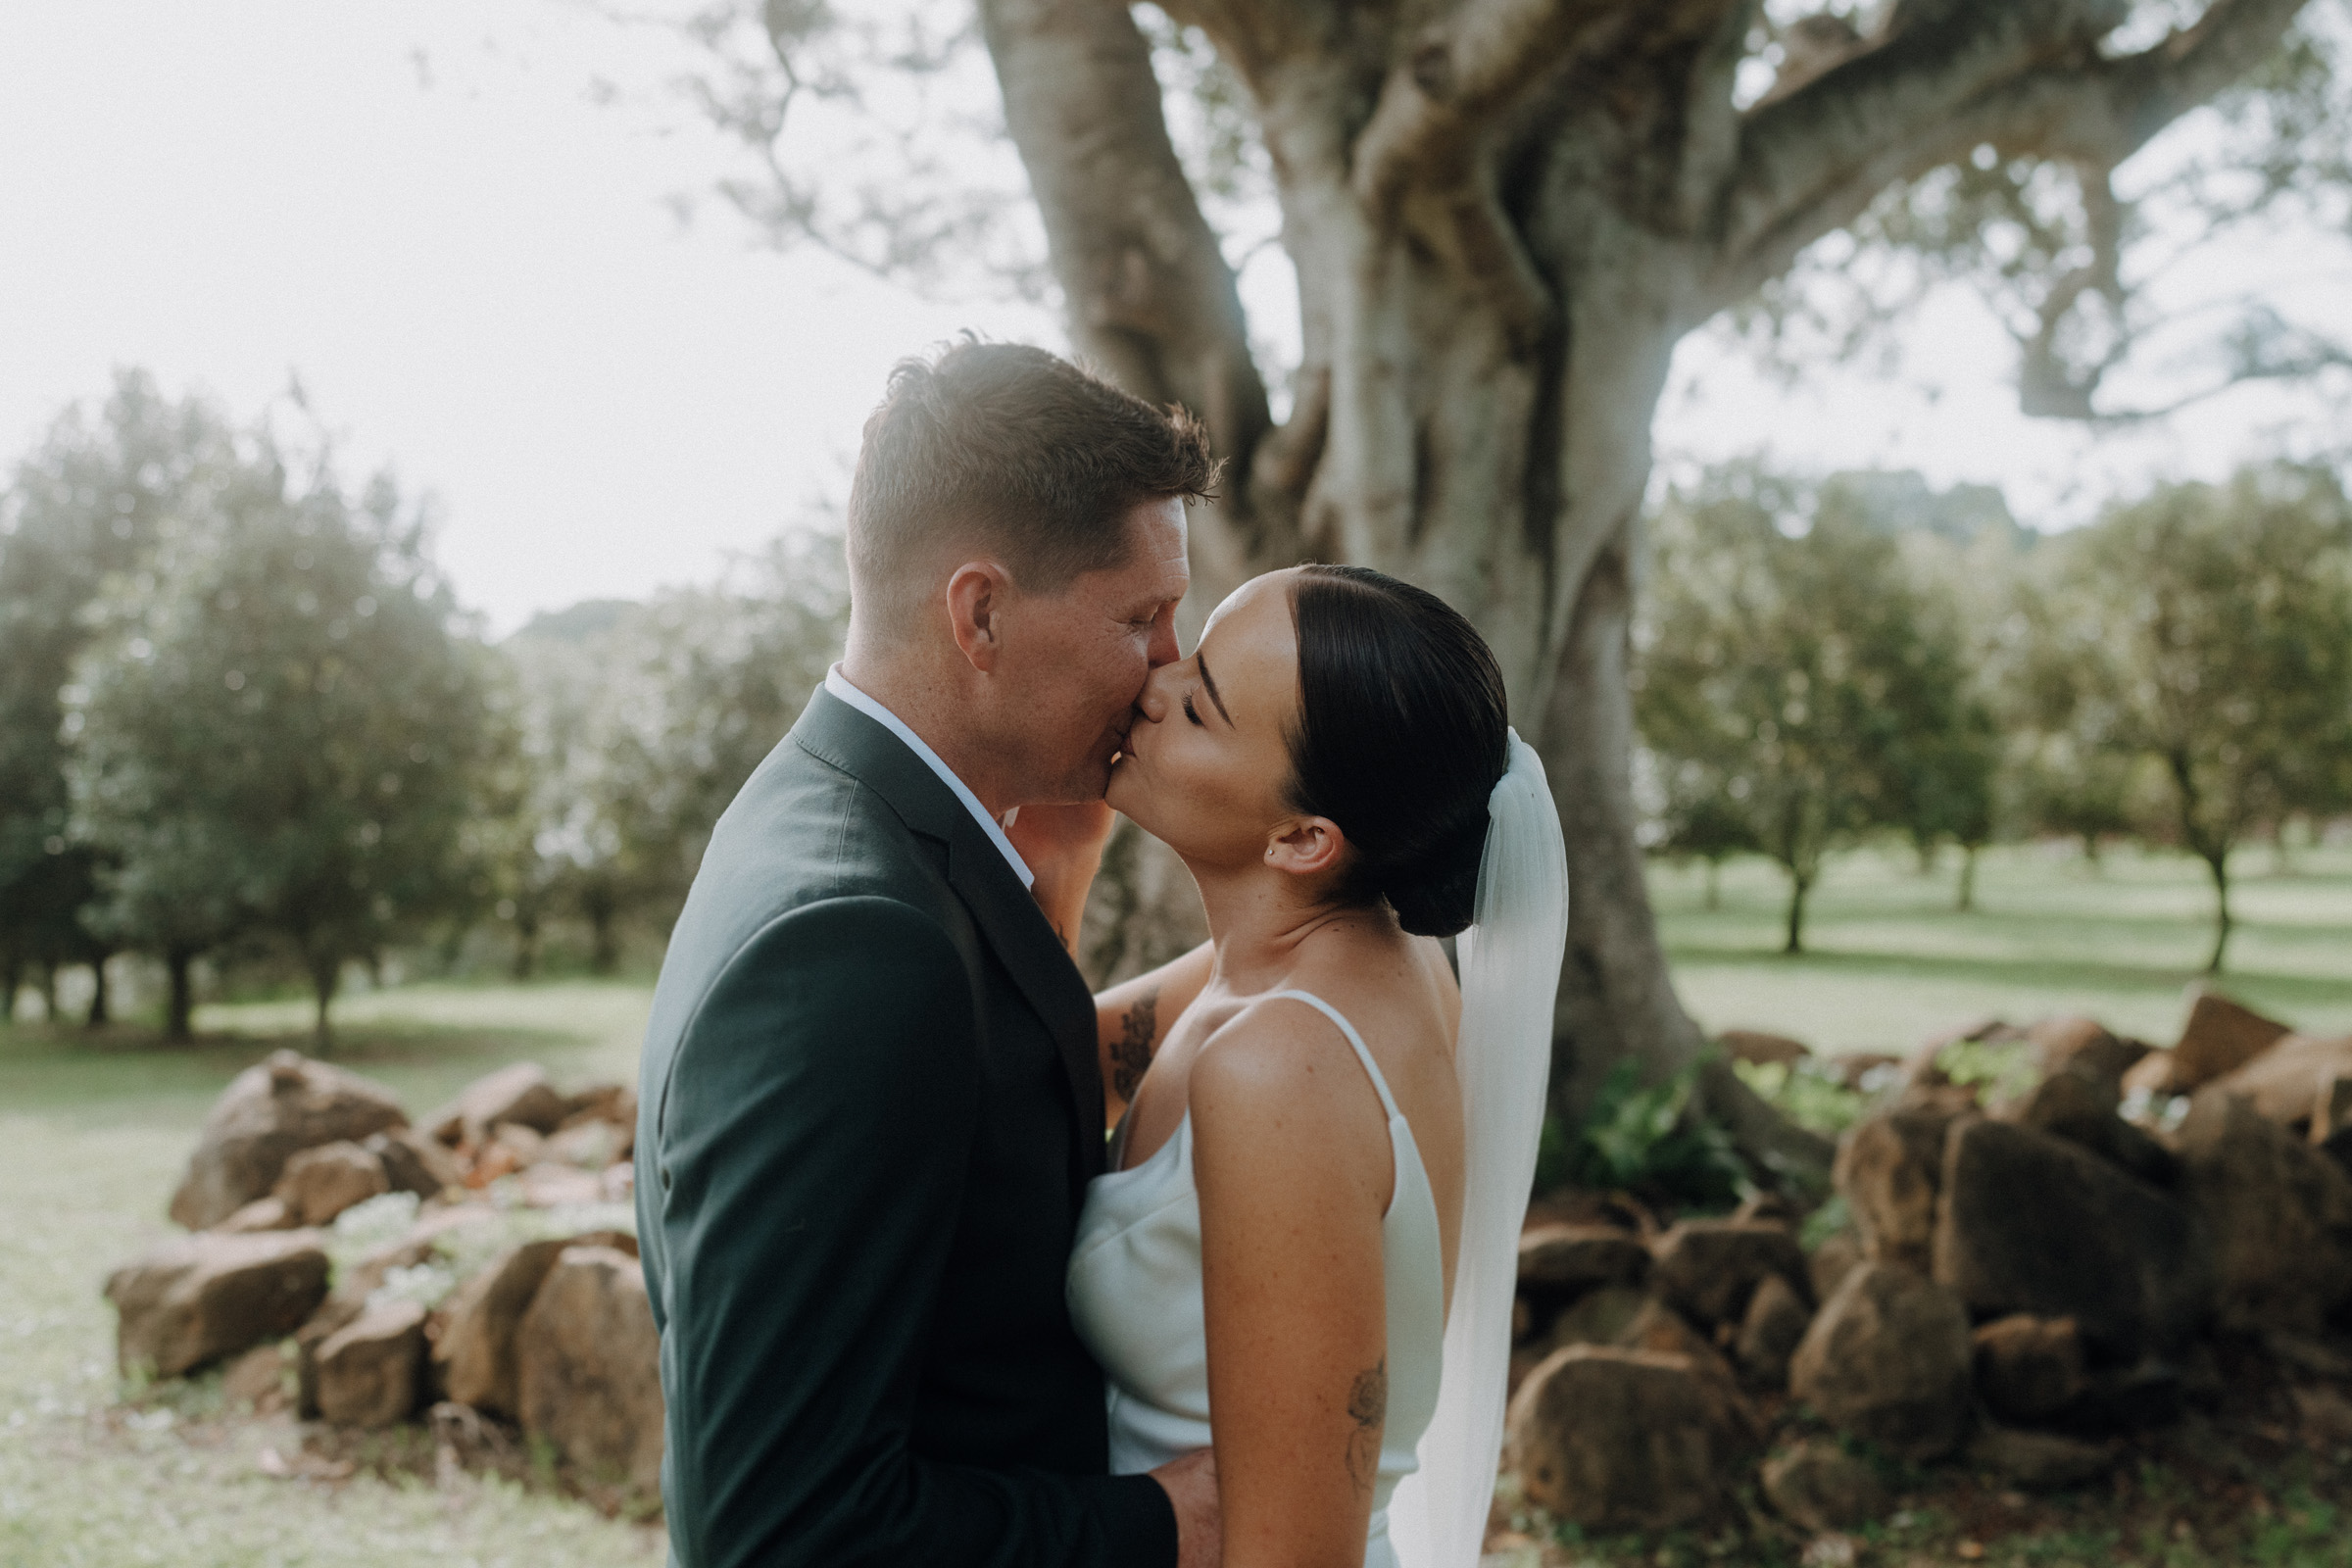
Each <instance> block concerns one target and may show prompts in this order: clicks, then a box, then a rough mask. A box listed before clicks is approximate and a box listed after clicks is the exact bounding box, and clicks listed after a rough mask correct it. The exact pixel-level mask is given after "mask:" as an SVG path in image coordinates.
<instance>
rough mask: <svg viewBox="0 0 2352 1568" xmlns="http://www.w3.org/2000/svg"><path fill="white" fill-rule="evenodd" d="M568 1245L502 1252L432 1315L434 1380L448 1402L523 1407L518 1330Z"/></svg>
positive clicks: (504, 1411) (509, 1409) (497, 1410)
mask: <svg viewBox="0 0 2352 1568" xmlns="http://www.w3.org/2000/svg"><path fill="white" fill-rule="evenodd" d="M569 1245H570V1244H569V1243H568V1242H564V1241H544V1242H525V1243H524V1244H523V1245H522V1246H520V1247H515V1248H510V1249H508V1250H506V1251H504V1252H501V1253H500V1254H499V1255H498V1256H497V1257H495V1258H492V1259H491V1260H490V1262H489V1263H488V1264H487V1265H486V1266H485V1267H484V1268H483V1269H482V1270H481V1271H480V1272H479V1273H477V1274H475V1275H474V1276H473V1277H472V1278H471V1279H468V1280H466V1282H465V1283H464V1284H462V1285H460V1286H459V1287H458V1288H457V1290H455V1291H454V1292H452V1293H451V1294H450V1298H449V1299H448V1300H446V1301H444V1302H443V1303H442V1304H441V1308H440V1310H439V1311H438V1312H436V1313H435V1314H434V1319H433V1325H432V1359H433V1373H434V1381H435V1382H436V1383H437V1384H438V1385H439V1387H440V1390H441V1393H442V1395H443V1397H446V1398H450V1399H455V1400H456V1401H457V1402H458V1403H460V1404H469V1405H472V1406H473V1407H474V1408H475V1409H478V1410H488V1411H491V1412H493V1413H494V1414H497V1415H503V1416H513V1415H515V1413H516V1411H517V1409H518V1408H519V1406H520V1402H521V1400H520V1396H519V1394H518V1392H517V1388H516V1371H515V1329H516V1328H517V1327H519V1326H520V1325H521V1323H522V1315H523V1313H524V1312H526V1311H528V1310H529V1309H530V1304H531V1298H532V1297H534V1296H536V1295H537V1294H538V1293H539V1287H540V1285H541V1283H542V1282H544V1281H545V1280H546V1278H547V1273H548V1270H549V1269H551V1268H553V1267H555V1264H556V1258H557V1257H558V1256H559V1255H560V1254H561V1253H562V1252H563V1250H564V1248H565V1247H567V1246H569Z"/></svg>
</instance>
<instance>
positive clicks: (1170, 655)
mask: <svg viewBox="0 0 2352 1568" xmlns="http://www.w3.org/2000/svg"><path fill="white" fill-rule="evenodd" d="M1149 657H1150V659H1151V661H1152V668H1153V669H1157V668H1159V667H1160V666H1161V665H1163V664H1173V663H1174V662H1176V661H1178V660H1179V659H1182V658H1183V657H1184V656H1183V655H1182V654H1181V653H1179V652H1177V649H1176V607H1175V606H1174V605H1169V606H1168V607H1167V608H1165V609H1164V610H1162V611H1160V613H1159V614H1158V615H1157V616H1156V617H1155V618H1154V619H1153V620H1152V648H1151V653H1150V655H1149Z"/></svg>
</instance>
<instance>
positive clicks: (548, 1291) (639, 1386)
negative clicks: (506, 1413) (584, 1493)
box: [515, 1247, 662, 1493]
mask: <svg viewBox="0 0 2352 1568" xmlns="http://www.w3.org/2000/svg"><path fill="white" fill-rule="evenodd" d="M661 1355H662V1345H661V1336H660V1335H659V1334H658V1333H657V1332H656V1331H655V1328H654V1312H653V1307H652V1304H651V1303H650V1302H649V1301H648V1300H647V1299H646V1294H645V1274H644V1272H643V1270H641V1269H640V1268H639V1267H638V1264H637V1260H636V1259H635V1258H633V1257H630V1256H629V1255H628V1254H627V1253H625V1252H621V1251H618V1250H614V1249H613V1248H609V1247H567V1248H565V1249H564V1250H563V1252H562V1253H560V1254H559V1255H558V1256H557V1258H556V1262H555V1266H554V1267H553V1268H551V1269H549V1270H548V1274H547V1278H546V1280H545V1281H543V1282H542V1283H541V1285H540V1287H539V1290H538V1293H537V1295H535V1296H534V1297H533V1298H532V1299H531V1304H530V1307H529V1309H528V1310H527V1311H525V1312H524V1313H523V1316H522V1323H521V1325H520V1326H519V1327H518V1328H517V1329H516V1331H515V1362H516V1378H515V1384H516V1391H517V1402H518V1403H519V1405H520V1407H521V1408H520V1410H519V1411H518V1414H519V1415H520V1417H521V1420H522V1426H523V1430H524V1431H526V1432H528V1433H530V1434H532V1435H533V1436H534V1437H539V1438H544V1439H546V1440H547V1441H548V1442H549V1443H550V1444H552V1445H554V1446H555V1448H556V1451H557V1452H559V1453H561V1454H562V1455H563V1456H564V1458H565V1459H567V1460H569V1461H570V1462H571V1463H572V1464H573V1465H575V1466H577V1467H579V1468H580V1469H581V1470H583V1471H586V1472H588V1473H589V1474H591V1475H595V1476H607V1477H611V1478H613V1479H617V1480H621V1481H623V1482H625V1483H626V1484H627V1485H629V1486H630V1487H632V1488H635V1489H637V1490H639V1491H641V1492H647V1493H650V1492H652V1491H654V1490H655V1489H657V1488H659V1487H660V1485H661V1481H662V1373H661Z"/></svg>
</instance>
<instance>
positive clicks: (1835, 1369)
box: [1789, 1263, 1974, 1460]
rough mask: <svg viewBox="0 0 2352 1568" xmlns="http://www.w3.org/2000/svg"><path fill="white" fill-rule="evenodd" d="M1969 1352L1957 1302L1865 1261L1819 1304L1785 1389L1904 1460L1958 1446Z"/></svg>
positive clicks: (1968, 1395)
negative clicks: (1835, 1292) (1830, 1295)
mask: <svg viewBox="0 0 2352 1568" xmlns="http://www.w3.org/2000/svg"><path fill="white" fill-rule="evenodd" d="M1973 1353H1974V1347H1973V1346H1972V1345H1971V1343H1970V1340H1969V1332H1968V1313H1967V1311H1966V1310H1965V1309H1964V1308H1963V1307H1962V1306H1961V1304H1960V1300H1959V1299H1958V1298H1957V1297H1955V1296H1954V1295H1952V1293H1951V1292H1950V1291H1948V1290H1945V1289H1944V1288H1943V1287H1942V1286H1940V1285H1937V1284H1936V1283H1935V1282H1934V1281H1932V1280H1928V1279H1924V1278H1922V1277H1921V1276H1919V1275H1918V1274H1915V1273H1913V1272H1912V1271H1910V1270H1909V1269H1905V1268H1898V1267H1894V1266H1892V1265H1889V1264H1884V1263H1866V1264H1864V1265H1863V1266H1862V1267H1860V1268H1858V1269H1855V1270H1854V1271H1853V1272H1852V1273H1851V1274H1849V1275H1847V1276H1846V1277H1845V1283H1843V1284H1842V1285H1840V1286H1838V1294H1837V1295H1835V1296H1833V1297H1831V1298H1830V1299H1828V1300H1827V1301H1825V1302H1823V1303H1822V1307H1821V1310H1820V1311H1819V1312H1817V1313H1815V1314H1814V1317H1813V1326H1812V1327H1811V1328H1809V1329H1807V1330H1806V1331H1805V1338H1804V1341H1803V1343H1802V1344H1800V1345H1799V1346H1798V1347H1797V1349H1796V1355H1795V1358H1794V1360H1793V1361H1792V1363H1791V1365H1790V1369H1789V1370H1790V1375H1789V1387H1790V1390H1791V1392H1793V1393H1794V1394H1795V1396H1796V1397H1798V1398H1799V1399H1802V1400H1803V1401H1805V1402H1806V1403H1807V1404H1810V1405H1811V1406H1812V1407H1813V1408H1814V1409H1815V1410H1816V1411H1818V1412H1819V1413H1820V1414H1821V1415H1822V1416H1823V1417H1824V1418H1825V1419H1826V1420H1828V1421H1829V1422H1830V1423H1831V1424H1832V1425H1834V1426H1837V1427H1838V1428H1840V1429H1842V1430H1844V1431H1847V1432H1851V1433H1853V1434H1854V1435H1856V1436H1857V1437H1863V1438H1868V1439H1870V1440H1871V1441H1872V1442H1874V1443H1878V1444H1882V1445H1884V1446H1887V1448H1889V1449H1892V1450H1893V1451H1894V1452H1896V1453H1898V1454H1900V1455H1902V1456H1903V1457H1904V1458H1907V1459H1919V1460H1926V1459H1934V1458H1936V1457H1939V1456H1940V1455H1942V1454H1946V1453H1949V1452H1950V1451H1951V1450H1952V1449H1953V1448H1954V1447H1955V1446H1958V1444H1959V1442H1960V1438H1961V1434H1962V1433H1963V1432H1964V1431H1966V1429H1967V1426H1968V1418H1969V1411H1970V1408H1971V1405H1972V1402H1973V1392H1972V1390H1971V1387H1970V1381H1969V1372H1970V1364H1971V1360H1972V1357H1973Z"/></svg>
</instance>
